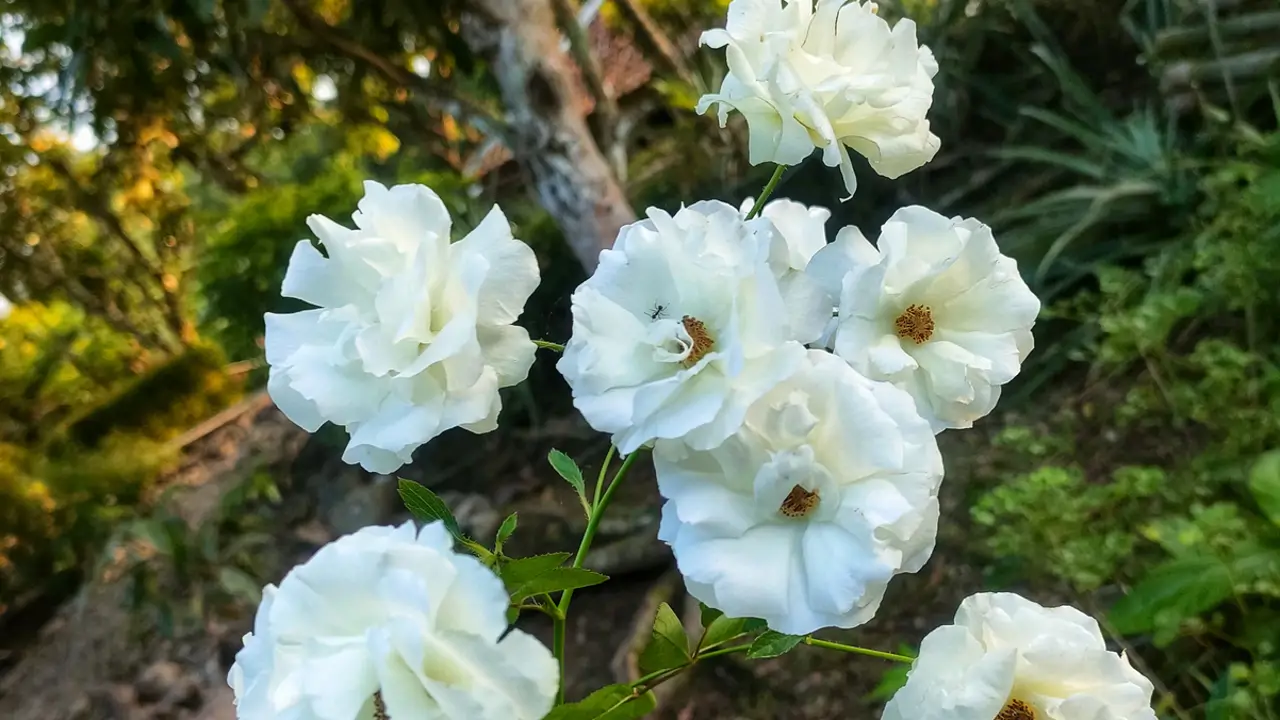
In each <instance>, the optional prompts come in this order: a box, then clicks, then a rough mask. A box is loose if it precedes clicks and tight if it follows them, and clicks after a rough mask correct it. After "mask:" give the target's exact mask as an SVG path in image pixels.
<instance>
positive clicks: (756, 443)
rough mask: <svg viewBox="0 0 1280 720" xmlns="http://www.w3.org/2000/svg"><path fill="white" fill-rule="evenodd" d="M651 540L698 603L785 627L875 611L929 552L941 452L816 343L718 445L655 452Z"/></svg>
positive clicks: (894, 400)
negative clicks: (663, 547)
mask: <svg viewBox="0 0 1280 720" xmlns="http://www.w3.org/2000/svg"><path fill="white" fill-rule="evenodd" d="M654 466H655V468H656V470H657V475H658V489H659V491H660V492H661V493H662V496H663V497H664V498H666V501H667V502H666V504H665V505H664V506H663V511H662V524H661V527H660V529H659V531H658V537H659V538H660V539H662V540H664V541H666V542H667V543H668V544H670V545H671V548H672V550H673V551H674V553H675V556H676V561H677V563H678V565H679V568H680V572H681V573H682V574H683V575H684V579H685V585H686V587H688V589H689V592H690V593H692V594H693V596H694V597H696V598H697V599H699V600H701V601H702V602H704V603H706V604H707V605H709V606H711V607H714V608H718V609H720V610H722V611H724V613H725V614H726V615H729V616H731V617H756V618H762V619H764V620H765V621H767V622H768V624H769V627H770V628H772V629H774V630H776V631H778V632H783V633H789V634H794V635H802V634H806V633H810V632H813V631H814V630H817V629H819V628H823V627H843V628H849V627H854V626H856V625H860V624H862V623H865V622H867V621H868V620H870V619H871V618H872V616H874V615H875V612H876V610H877V609H878V608H879V607H880V601H881V599H882V598H883V597H884V591H885V587H886V586H887V584H888V582H889V579H890V578H892V577H893V576H894V575H896V574H898V573H902V572H915V571H916V570H918V569H920V567H921V566H922V565H924V563H925V561H926V560H928V558H929V555H930V554H931V553H932V552H933V543H934V539H935V536H936V533H937V525H938V499H937V493H938V486H939V485H940V484H941V482H942V456H941V455H940V454H939V452H938V446H937V444H936V442H935V440H934V436H933V432H932V431H931V430H930V428H929V425H928V423H926V422H925V421H924V419H922V418H921V417H920V416H919V415H918V414H917V413H916V410H915V406H914V404H913V403H912V400H911V397H910V396H908V395H907V394H906V393H904V392H902V391H901V390H899V389H897V388H895V387H893V386H892V385H889V384H888V383H880V382H872V381H870V380H868V379H866V378H864V377H862V376H861V375H859V374H858V373H857V372H855V371H854V370H853V369H852V368H850V367H849V366H848V365H847V364H846V363H844V362H843V361H842V360H840V359H839V358H836V357H834V356H832V355H831V354H830V353H827V352H826V351H823V350H809V351H807V354H806V358H805V362H804V363H803V364H802V365H801V366H800V369H799V370H798V371H797V372H796V373H795V374H793V375H792V376H791V377H789V378H788V379H787V380H786V381H784V382H783V383H781V384H779V385H778V386H776V387H774V388H773V389H772V390H770V391H769V393H768V394H767V395H765V396H764V397H762V398H761V399H760V400H759V401H757V402H756V403H755V404H754V405H752V407H751V409H750V411H749V412H748V414H747V417H746V422H745V424H744V425H743V427H742V429H741V430H740V431H739V432H738V433H737V434H736V435H734V436H733V437H731V438H729V440H728V441H726V442H725V443H724V444H723V445H721V446H720V447H718V448H716V449H714V450H710V451H689V450H687V449H686V448H684V447H683V446H682V445H681V444H680V443H674V442H659V443H657V444H656V445H655V448H654Z"/></svg>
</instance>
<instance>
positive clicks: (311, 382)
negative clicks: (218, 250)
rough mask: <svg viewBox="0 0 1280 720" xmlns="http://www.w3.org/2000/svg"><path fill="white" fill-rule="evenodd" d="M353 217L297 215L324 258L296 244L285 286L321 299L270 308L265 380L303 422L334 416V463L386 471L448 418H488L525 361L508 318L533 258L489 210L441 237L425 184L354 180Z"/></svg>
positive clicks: (469, 424)
mask: <svg viewBox="0 0 1280 720" xmlns="http://www.w3.org/2000/svg"><path fill="white" fill-rule="evenodd" d="M354 220H355V224H356V226H357V228H358V229H356V230H349V229H347V228H345V227H342V226H341V225H338V224H337V223H334V222H333V221H331V220H329V219H328V218H325V217H323V216H320V215H313V216H311V217H310V218H309V219H308V221H307V224H308V225H309V226H310V227H311V229H312V231H313V232H315V234H316V235H317V236H318V237H319V238H320V241H321V243H323V245H324V249H325V253H326V254H327V257H326V256H325V255H321V254H320V252H319V251H318V250H316V248H315V247H314V246H313V245H312V244H311V243H310V242H308V241H306V240H303V241H301V242H299V243H298V245H297V246H296V247H295V248H294V251H293V257H292V258H290V260H289V269H288V272H287V274H286V275H285V279H284V289H283V294H284V295H285V296H287V297H293V298H298V299H299V300H304V301H306V302H308V303H311V304H312V305H316V306H318V309H315V310H306V311H303V312H298V313H293V314H290V315H278V314H274V313H268V314H267V316H266V324H267V335H266V350H267V362H268V363H269V364H270V365H271V374H270V380H269V382H268V385H267V389H268V391H269V392H270V394H271V398H272V399H273V400H274V401H275V402H276V405H278V406H279V407H280V409H281V410H282V411H283V412H284V413H285V414H286V415H288V416H289V419H291V420H293V421H294V422H295V423H297V424H298V425H300V426H302V427H303V428H305V429H306V430H308V431H310V432H314V431H315V430H316V429H318V428H319V427H320V426H321V425H323V424H324V423H325V421H329V422H332V423H335V424H337V425H342V426H345V427H346V428H347V430H348V431H349V432H350V433H351V442H350V444H349V445H348V446H347V450H346V452H345V453H344V454H343V460H345V461H347V462H350V463H359V464H360V465H362V466H363V467H364V468H365V469H367V470H370V471H372V472H379V473H390V472H393V471H395V470H396V468H399V467H400V466H401V465H403V464H405V463H407V462H409V461H410V460H411V459H412V456H413V451H414V450H415V449H416V448H417V447H418V446H420V445H422V444H423V443H425V442H427V441H428V440H430V439H432V438H434V437H435V436H437V435H439V434H440V433H442V432H444V431H445V430H448V429H449V428H453V427H459V426H461V427H464V428H466V429H468V430H471V431H472V432H488V431H490V430H493V429H494V428H495V427H497V418H498V412H499V411H500V410H501V408H502V402H501V400H500V399H499V396H498V388H502V387H508V386H510V385H515V384H516V383H519V382H520V381H522V380H524V379H525V377H526V376H527V374H528V372H529V366H530V365H532V364H533V356H534V351H535V350H536V347H535V346H534V344H533V343H532V342H531V341H530V340H529V334H528V333H527V332H526V331H525V330H524V329H523V328H519V327H516V326H514V325H512V324H511V323H512V322H514V321H515V319H516V318H517V317H518V316H519V315H520V313H521V311H522V310H523V308H524V303H525V301H526V300H527V299H528V297H529V295H530V293H532V292H533V289H534V288H535V287H536V286H537V284H538V264H537V259H536V258H535V257H534V254H533V251H532V250H531V249H530V248H529V247H528V246H527V245H525V244H524V243H522V242H520V241H518V240H515V239H514V238H512V236H511V228H510V225H508V223H507V219H506V217H505V216H504V215H503V214H502V211H501V210H499V209H498V208H497V207H495V208H493V210H491V211H490V212H489V214H488V216H487V217H485V219H484V221H483V222H481V223H480V225H479V226H478V227H476V229H475V230H473V231H472V232H471V233H470V234H469V235H467V236H466V237H465V238H463V239H462V240H460V241H458V242H456V243H450V241H449V230H450V225H451V221H450V218H449V213H448V211H447V210H446V209H445V207H444V204H443V203H442V202H440V198H439V197H438V196H437V195H436V194H435V193H434V192H432V191H431V190H430V189H429V188H427V187H424V186H422V185H398V186H396V187H393V188H390V189H387V188H385V187H383V186H382V185H379V184H377V183H374V182H367V183H365V196H364V198H363V199H362V200H361V201H360V205H359V211H358V212H356V214H355V216H354Z"/></svg>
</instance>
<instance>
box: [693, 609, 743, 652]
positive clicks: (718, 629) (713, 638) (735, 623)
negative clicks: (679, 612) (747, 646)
mask: <svg viewBox="0 0 1280 720" xmlns="http://www.w3.org/2000/svg"><path fill="white" fill-rule="evenodd" d="M751 624H752V620H751V618H731V617H728V616H726V615H721V616H720V617H718V618H716V619H715V620H714V621H712V623H711V625H710V626H709V627H708V628H707V629H706V630H705V631H704V632H703V633H702V642H701V644H699V646H698V649H699V650H700V651H701V650H709V649H711V648H713V647H715V646H717V645H722V644H724V643H726V642H729V641H730V640H732V639H734V638H738V637H742V636H743V635H746V634H747V633H749V632H751V630H750V627H751Z"/></svg>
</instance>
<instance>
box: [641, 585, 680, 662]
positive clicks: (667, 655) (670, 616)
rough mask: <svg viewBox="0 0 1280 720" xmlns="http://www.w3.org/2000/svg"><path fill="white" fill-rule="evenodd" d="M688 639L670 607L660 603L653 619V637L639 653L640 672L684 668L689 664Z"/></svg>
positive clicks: (678, 618)
mask: <svg viewBox="0 0 1280 720" xmlns="http://www.w3.org/2000/svg"><path fill="white" fill-rule="evenodd" d="M690 660H691V658H690V657H689V638H688V637H687V636H686V635H685V633H684V625H683V624H682V623H681V622H680V617H679V616H678V615H676V613H675V611H674V610H672V609H671V606H670V605H668V604H666V603H662V604H661V605H659V606H658V612H657V615H656V616H655V617H654V619H653V636H652V637H650V638H649V644H648V645H646V646H645V648H644V652H642V653H640V663H639V664H640V672H641V673H644V674H645V675H648V674H649V673H655V672H658V671H659V670H670V669H672V668H678V667H684V666H685V665H688V664H689V661H690Z"/></svg>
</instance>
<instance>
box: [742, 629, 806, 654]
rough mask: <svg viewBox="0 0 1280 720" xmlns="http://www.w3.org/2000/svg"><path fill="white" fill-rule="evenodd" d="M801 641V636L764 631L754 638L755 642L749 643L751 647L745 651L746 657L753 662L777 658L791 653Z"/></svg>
mask: <svg viewBox="0 0 1280 720" xmlns="http://www.w3.org/2000/svg"><path fill="white" fill-rule="evenodd" d="M803 641H804V636H803V635H783V634H782V633H780V632H774V631H772V630H765V631H764V632H762V633H760V637H758V638H756V639H755V642H753V643H751V647H750V648H749V649H748V650H747V657H749V658H752V659H753V660H762V659H764V658H772V657H778V656H779V655H785V654H786V653H789V652H791V651H792V650H793V649H794V648H795V646H797V645H799V644H800V643H801V642H803Z"/></svg>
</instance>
